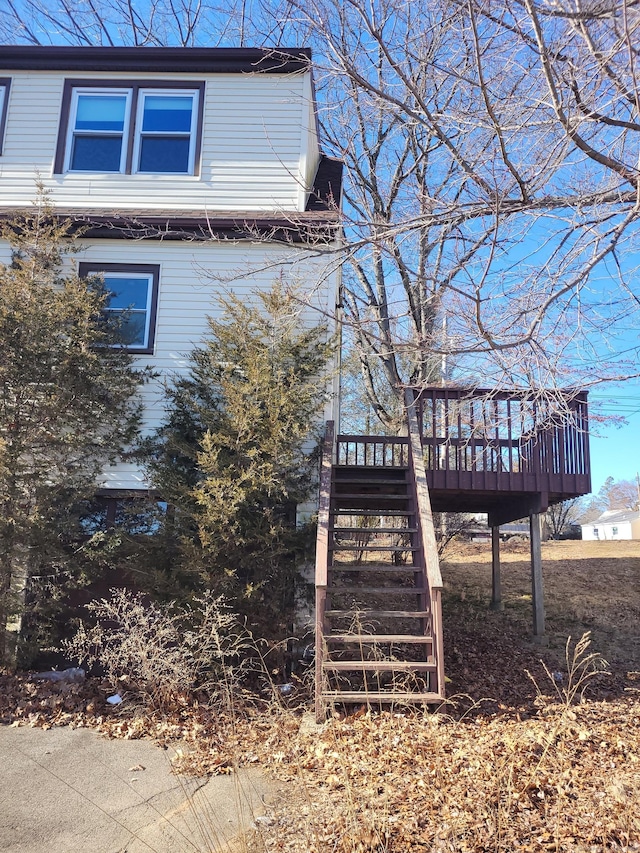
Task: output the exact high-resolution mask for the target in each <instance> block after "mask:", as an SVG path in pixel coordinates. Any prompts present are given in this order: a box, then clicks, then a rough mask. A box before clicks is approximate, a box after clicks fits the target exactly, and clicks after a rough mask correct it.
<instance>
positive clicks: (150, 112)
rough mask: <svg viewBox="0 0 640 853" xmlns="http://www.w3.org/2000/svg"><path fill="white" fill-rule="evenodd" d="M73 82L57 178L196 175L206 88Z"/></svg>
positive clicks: (66, 96)
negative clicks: (68, 174) (63, 175)
mask: <svg viewBox="0 0 640 853" xmlns="http://www.w3.org/2000/svg"><path fill="white" fill-rule="evenodd" d="M96 82H97V81H92V83H91V85H90V84H89V81H84V82H83V81H79V80H75V81H74V80H67V81H66V83H65V91H64V95H63V110H62V122H61V126H60V135H59V138H58V149H57V152H56V163H55V172H56V173H62V172H93V173H95V172H100V173H103V172H113V173H125V174H131V173H144V174H154V175H155V174H174V175H195V174H197V173H198V168H199V158H200V137H201V131H202V105H203V95H204V84H196V85H195V86H189V85H185V84H184V83H175V82H174V83H171V82H166V83H162V84H160V83H157V84H153V85H151V84H149V83H142V82H138V83H129V84H124V83H115V82H114V83H110V84H107V83H105V84H104V85H99V86H98V85H96Z"/></svg>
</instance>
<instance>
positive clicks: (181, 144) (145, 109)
mask: <svg viewBox="0 0 640 853" xmlns="http://www.w3.org/2000/svg"><path fill="white" fill-rule="evenodd" d="M195 97H196V94H195V93H175V94H172V93H171V92H165V93H160V92H153V91H144V92H141V97H140V99H139V113H138V121H137V126H138V128H139V131H138V133H137V135H136V149H135V154H134V162H135V164H136V171H137V172H152V173H155V172H179V173H181V174H182V173H184V174H187V175H190V174H193V153H194V145H193V140H194V138H195V127H194V122H195V118H196V110H195V109H194V106H197V104H194V98H195Z"/></svg>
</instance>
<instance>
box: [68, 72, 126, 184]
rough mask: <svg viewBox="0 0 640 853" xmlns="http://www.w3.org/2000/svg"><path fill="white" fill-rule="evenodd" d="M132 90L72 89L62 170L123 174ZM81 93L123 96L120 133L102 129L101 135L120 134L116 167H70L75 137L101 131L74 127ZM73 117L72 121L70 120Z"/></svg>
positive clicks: (87, 135) (91, 173)
mask: <svg viewBox="0 0 640 853" xmlns="http://www.w3.org/2000/svg"><path fill="white" fill-rule="evenodd" d="M132 94H133V93H132V90H131V89H107V88H105V87H103V86H99V87H91V88H89V87H86V88H83V89H80V88H77V89H74V90H73V91H72V93H71V104H70V108H69V120H68V122H67V124H68V127H67V139H66V143H65V159H64V171H65V172H72V173H74V174H90V175H94V174H101V175H102V174H104V175H121V174H123V172H124V170H125V168H126V165H127V147H128V139H129V136H130V134H131V100H132ZM81 95H97V96H99V97H109V96H110V95H122V96H124V98H125V116H124V122H123V126H122V131H121V132H120V133H107V132H106V131H102V134H103V135H109V136H114V137H115V136H120V137H121V138H122V146H121V148H120V163H119V166H118V168H117V169H109V170H101V171H98V170H96V169H72V168H71V158H72V156H73V150H74V142H75V139H76V137H80V138H82V137H85V138H86V137H89V136H97V135H99V134H100V133H101V132H100V131H98V130H92V131H78V130H77V129H76V127H75V118H76V117H77V114H78V102H79V100H80V97H81ZM72 118H73V121H72Z"/></svg>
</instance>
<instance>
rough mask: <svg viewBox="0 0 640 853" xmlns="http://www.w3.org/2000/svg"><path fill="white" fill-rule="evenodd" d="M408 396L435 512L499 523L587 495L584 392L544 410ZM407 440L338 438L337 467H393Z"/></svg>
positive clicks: (522, 399)
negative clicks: (477, 516)
mask: <svg viewBox="0 0 640 853" xmlns="http://www.w3.org/2000/svg"><path fill="white" fill-rule="evenodd" d="M415 396H416V401H415V404H416V412H417V417H418V424H419V429H420V433H421V437H422V446H423V455H424V464H425V469H426V475H427V482H428V485H429V493H430V496H431V504H432V508H433V510H434V511H435V512H487V513H488V514H489V524H490V526H496V525H499V524H506V523H507V522H509V521H515V520H516V519H518V518H522V517H524V516H528V515H530V514H531V513H540V512H544V511H545V510H546V509H547V508H548V507H549V506H550V505H551V504H554V503H559V502H560V501H563V500H566V499H568V498H572V497H577V496H578V495H584V494H588V493H589V492H590V491H591V470H590V465H589V425H588V411H587V394H586V392H580V393H578V394H576V395H574V396H572V397H571V398H567V399H566V403H565V404H564V407H563V408H564V410H563V411H562V412H561V413H559V412H557V411H551V409H550V407H549V406H548V405H547V404H545V402H544V401H543V400H540V398H539V397H534V396H532V395H528V394H525V393H522V394H513V393H507V392H491V391H483V390H474V391H468V390H466V389H459V388H442V387H434V388H426V389H424V390H422V391H421V392H420V393H419V394H417V395H415ZM408 453H409V448H408V439H407V438H404V437H395V436H394V437H392V436H362V435H358V436H356V435H339V436H338V439H337V459H336V462H337V464H338V465H360V466H367V467H369V466H373V467H376V468H385V467H386V468H393V467H401V466H403V465H406V464H407V459H408Z"/></svg>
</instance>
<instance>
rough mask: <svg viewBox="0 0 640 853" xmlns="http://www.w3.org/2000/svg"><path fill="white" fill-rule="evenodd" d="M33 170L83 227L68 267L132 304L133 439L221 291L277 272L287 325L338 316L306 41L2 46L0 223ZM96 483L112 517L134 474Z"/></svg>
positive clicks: (156, 410) (246, 286)
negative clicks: (147, 373)
mask: <svg viewBox="0 0 640 853" xmlns="http://www.w3.org/2000/svg"><path fill="white" fill-rule="evenodd" d="M36 178H38V179H39V180H41V181H42V183H43V185H44V187H45V189H47V190H50V191H51V200H52V202H53V204H54V206H55V208H56V211H57V212H59V213H60V215H63V216H65V217H70V218H71V219H72V220H73V221H74V222H78V223H81V224H82V226H83V231H82V238H81V240H80V241H79V251H78V253H77V256H76V259H75V260H76V262H77V263H78V266H79V271H80V273H81V274H92V273H101V274H103V275H104V278H105V282H106V284H107V286H108V287H109V289H110V290H112V291H113V293H114V297H113V299H112V303H111V305H112V309H113V310H122V309H124V308H127V309H130V313H129V318H128V321H127V323H128V327H130V328H131V339H130V344H129V347H130V349H131V351H132V353H134V354H135V356H136V361H137V362H138V364H139V365H141V366H142V365H149V366H150V367H151V368H152V369H153V371H154V372H155V373H156V374H157V379H156V380H154V381H153V382H151V383H149V384H148V385H146V386H145V387H144V388H143V389H142V390H141V394H142V395H143V402H144V430H145V431H146V432H151V431H152V430H153V429H154V428H155V427H157V426H158V425H159V424H160V422H161V420H162V418H163V414H164V404H163V394H162V383H163V380H164V378H166V377H167V376H171V375H176V374H179V373H180V372H181V371H186V369H187V367H188V364H187V360H186V355H187V353H188V352H189V351H190V350H191V349H192V348H193V346H194V345H197V344H198V343H199V342H200V341H201V339H202V336H203V334H204V333H205V331H206V328H207V320H206V318H207V315H215V312H216V310H217V309H216V304H215V296H216V293H218V292H220V290H221V289H222V288H224V289H230V290H233V291H234V292H235V293H236V294H237V295H239V296H241V297H242V298H244V297H245V296H246V298H247V300H249V301H250V300H251V297H252V294H254V293H255V292H256V291H259V290H261V289H269V288H270V287H271V286H272V284H273V283H274V281H275V280H276V279H277V278H279V277H281V276H282V277H284V278H285V279H286V280H288V281H290V282H292V283H293V284H296V283H297V282H302V283H304V287H305V296H306V300H305V308H304V309H303V316H302V322H304V323H309V324H313V323H317V322H319V320H322V321H325V320H326V318H330V319H329V322H331V318H333V317H335V311H336V304H337V300H338V289H339V270H338V269H337V265H336V264H335V262H334V261H332V262H328V261H327V260H326V258H325V255H326V254H327V253H326V252H325V251H323V250H325V249H332V248H334V247H335V246H336V245H337V236H338V208H339V204H340V181H341V164H340V163H339V162H337V161H334V160H330V159H329V158H327V157H325V156H324V155H323V154H322V152H321V150H320V147H319V141H318V132H317V127H316V114H315V104H314V95H313V82H312V71H311V64H310V51H308V50H305V49H297V48H296V49H292V50H284V49H283V50H278V51H267V50H260V49H245V48H242V49H231V48H230V49H226V48H215V49H210V48H202V49H201V48H155V47H154V48H129V47H107V48H103V47H95V48H94V47H24V46H3V49H2V51H1V53H0V216H11V215H13V214H15V213H16V212H19V211H20V210H23V209H25V208H28V207H29V206H30V205H31V203H32V201H33V199H34V196H35V181H36ZM9 260H10V255H9V249H8V246H7V245H6V244H5V245H2V244H0V261H1V262H3V263H7V262H8V261H9ZM70 263H71V261H70ZM131 305H133V309H131ZM334 399H335V395H334ZM325 414H326V417H327V418H330V417H332V416H333V402H331V403H329V404H328V406H327V411H326V413H325ZM99 485H100V487H101V489H102V494H103V495H104V496H106V497H107V500H108V501H109V502H110V507H111V508H110V512H113V513H115V502H116V501H117V499H118V498H119V497H122V496H125V495H126V496H131V495H135V493H136V492H139V491H142V490H145V489H146V488H147V485H148V484H147V482H146V480H145V476H144V473H143V472H142V471H141V470H140V469H139V467H138V466H137V465H136V464H135V463H132V462H125V461H121V462H120V463H119V464H117V465H115V466H114V467H112V468H110V469H109V470H107V471H105V473H104V482H103V483H101V484H99Z"/></svg>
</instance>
